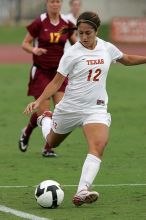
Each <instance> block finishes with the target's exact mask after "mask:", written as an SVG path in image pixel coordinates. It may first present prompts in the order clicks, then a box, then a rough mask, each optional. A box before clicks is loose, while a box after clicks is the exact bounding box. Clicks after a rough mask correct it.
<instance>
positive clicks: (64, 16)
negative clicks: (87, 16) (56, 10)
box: [60, 14, 70, 24]
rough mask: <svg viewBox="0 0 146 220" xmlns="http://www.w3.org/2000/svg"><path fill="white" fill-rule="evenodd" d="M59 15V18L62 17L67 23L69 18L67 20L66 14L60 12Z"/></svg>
mask: <svg viewBox="0 0 146 220" xmlns="http://www.w3.org/2000/svg"><path fill="white" fill-rule="evenodd" d="M60 17H61V19H62V20H63V21H64V22H65V23H67V24H69V22H70V20H69V18H68V16H67V15H65V14H60Z"/></svg>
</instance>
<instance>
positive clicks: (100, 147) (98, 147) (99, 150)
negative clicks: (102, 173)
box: [89, 140, 108, 158]
mask: <svg viewBox="0 0 146 220" xmlns="http://www.w3.org/2000/svg"><path fill="white" fill-rule="evenodd" d="M107 143H108V141H107V140H98V141H94V142H92V143H90V144H89V152H90V153H92V154H93V155H96V156H97V157H99V158H101V157H102V155H103V152H104V149H105V147H106V145H107Z"/></svg>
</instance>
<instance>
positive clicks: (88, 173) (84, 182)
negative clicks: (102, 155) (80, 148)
mask: <svg viewBox="0 0 146 220" xmlns="http://www.w3.org/2000/svg"><path fill="white" fill-rule="evenodd" d="M100 163H101V160H100V159H99V158H98V157H96V156H94V155H92V154H88V155H87V157H86V159H85V162H84V165H83V168H82V173H81V177H80V181H79V185H78V190H77V192H80V191H81V190H83V189H85V190H87V189H88V188H90V186H91V185H92V183H93V181H94V179H95V177H96V175H97V173H98V171H99V168H100Z"/></svg>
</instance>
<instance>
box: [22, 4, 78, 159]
mask: <svg viewBox="0 0 146 220" xmlns="http://www.w3.org/2000/svg"><path fill="white" fill-rule="evenodd" d="M61 6H62V0H47V13H44V14H41V15H40V17H38V18H37V19H35V20H34V21H33V22H32V23H31V24H30V25H28V26H27V30H28V33H27V35H26V37H25V39H24V41H23V44H22V47H23V49H24V50H25V51H27V52H28V53H31V54H32V55H33V65H32V68H31V72H30V81H29V86H28V95H29V96H33V97H34V98H35V99H37V98H38V97H39V96H40V95H41V93H42V92H43V90H44V89H45V87H46V86H47V84H48V83H49V82H51V80H52V79H53V78H54V76H55V74H56V72H57V67H58V64H59V61H60V59H61V57H62V55H63V52H64V46H65V43H66V41H67V40H69V41H70V42H71V44H73V43H75V42H76V41H77V40H76V36H75V34H73V32H69V33H67V34H65V35H61V34H60V30H61V29H62V28H63V27H66V28H71V27H73V26H74V25H73V24H72V23H71V22H69V21H68V20H67V19H66V17H65V16H63V15H60V10H61ZM66 85H67V79H66V78H65V79H64V82H63V83H62V85H61V87H60V88H59V89H58V91H56V92H55V93H54V94H53V95H52V99H53V103H54V105H56V104H57V103H58V102H59V101H60V100H61V99H62V97H63V95H64V90H65V87H66ZM50 98H51V97H50ZM50 98H49V99H47V100H44V101H43V102H42V103H41V105H40V106H39V108H38V109H37V112H34V113H33V114H32V115H31V118H30V120H29V123H28V125H27V126H26V127H25V128H24V129H23V130H22V134H21V136H20V139H19V149H20V150H21V151H22V152H25V151H26V150H27V147H28V142H29V138H30V135H31V133H32V131H33V129H34V128H35V127H37V117H38V116H39V115H41V114H42V113H43V112H44V111H45V110H50ZM42 155H43V156H45V157H52V156H56V154H55V153H54V151H52V150H51V148H50V146H49V144H46V146H45V147H44V150H43V152H42Z"/></svg>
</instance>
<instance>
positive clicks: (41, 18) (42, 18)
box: [40, 13, 47, 22]
mask: <svg viewBox="0 0 146 220" xmlns="http://www.w3.org/2000/svg"><path fill="white" fill-rule="evenodd" d="M45 19H47V13H42V14H40V20H41V22H43V21H44V20H45Z"/></svg>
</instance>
